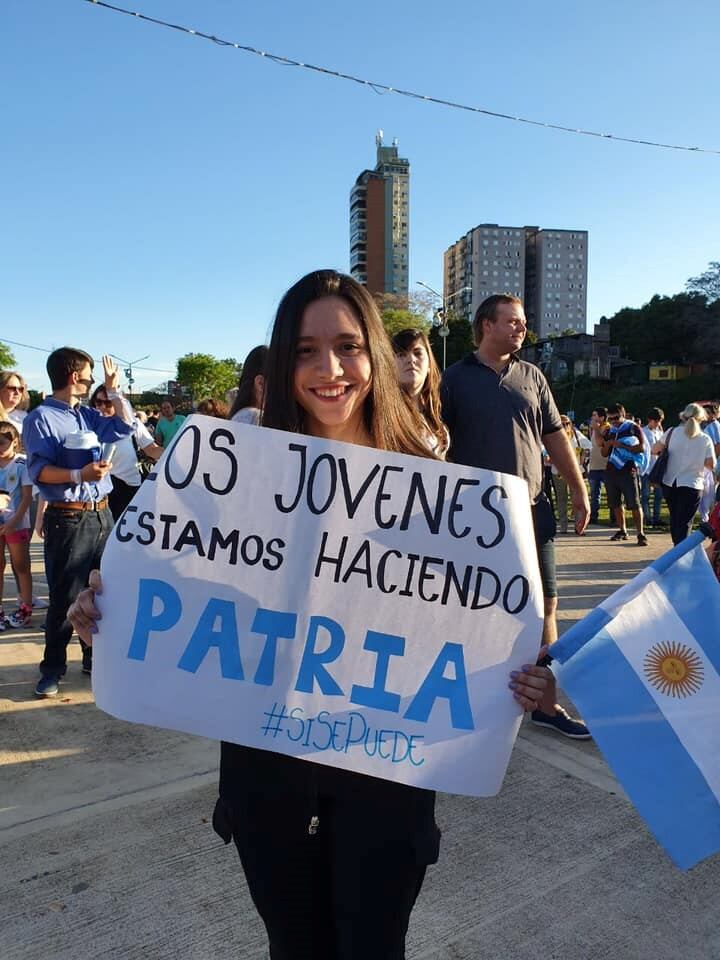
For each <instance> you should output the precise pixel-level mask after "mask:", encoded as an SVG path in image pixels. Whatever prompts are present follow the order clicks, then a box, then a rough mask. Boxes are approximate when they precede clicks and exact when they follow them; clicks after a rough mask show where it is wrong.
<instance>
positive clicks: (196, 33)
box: [83, 0, 720, 156]
mask: <svg viewBox="0 0 720 960" xmlns="http://www.w3.org/2000/svg"><path fill="white" fill-rule="evenodd" d="M83 2H85V3H91V4H92V5H93V6H94V7H104V8H105V9H106V10H112V11H114V12H115V13H121V14H124V15H125V16H128V17H135V18H137V19H138V20H144V21H145V22H146V23H154V24H155V25H156V26H159V27H167V28H169V29H170V30H178V31H179V32H180V33H187V34H189V35H190V36H193V37H200V39H202V40H210V41H212V43H216V44H218V46H221V47H234V48H235V49H236V50H242V51H243V52H244V53H252V54H254V55H255V56H257V57H263V58H265V59H266V60H272V62H273V63H277V64H280V65H281V66H286V67H299V68H301V69H303V70H312V71H314V72H315V73H321V74H324V75H325V76H328V77H334V78H335V79H337V80H349V81H351V82H352V83H358V84H360V85H362V86H365V87H369V88H370V89H371V90H373V91H374V92H375V93H377V94H381V95H382V94H386V93H395V94H397V95H398V96H400V97H408V98H409V99H412V100H421V101H423V102H425V103H434V104H436V105H437V106H441V107H450V108H452V109H453V110H465V111H467V112H469V113H479V114H483V115H484V116H486V117H495V118H497V119H499V120H512V121H513V122H515V123H525V124H529V125H530V126H533V127H545V128H546V129H547V130H560V131H562V132H563V133H574V134H578V135H580V136H583V137H597V138H599V139H601V140H615V141H618V142H620V143H635V144H639V145H640V146H644V147H659V148H661V149H663V150H685V151H688V152H690V153H709V154H715V155H718V156H720V150H713V149H711V148H709V147H690V146H687V145H683V144H678V143H660V142H658V141H656V140H646V139H643V138H641V137H621V136H618V135H617V134H614V133H599V132H598V131H597V130H583V129H581V128H577V127H570V126H565V125H564V124H561V123H550V122H549V121H546V120H532V119H530V118H529V117H517V116H513V115H512V114H510V113H501V112H499V111H497V110H489V109H487V108H486V107H473V106H470V105H468V104H466V103H457V102H455V101H453V100H445V99H443V98H442V97H433V96H426V95H425V94H422V93H417V92H416V91H413V90H403V89H401V88H400V87H391V86H388V85H387V84H385V83H376V82H375V81H373V80H365V79H363V78H362V77H356V76H354V75H353V74H351V73H341V72H340V71H338V70H331V69H330V68H329V67H320V66H317V65H316V64H312V63H303V62H302V61H301V60H293V59H291V58H290V57H283V56H281V55H280V54H276V53H268V52H267V51H266V50H258V49H257V48H256V47H252V46H249V45H248V44H245V43H235V42H234V41H232V40H224V39H222V38H221V37H216V36H215V35H214V34H211V33H204V32H203V31H202V30H195V29H193V28H192V27H186V26H183V25H182V24H179V23H170V22H169V21H167V20H161V19H159V18H158V17H151V16H148V14H145V13H139V12H136V11H133V10H126V9H125V8H124V7H117V6H115V5H114V4H112V3H105V2H104V0H83Z"/></svg>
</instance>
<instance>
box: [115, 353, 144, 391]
mask: <svg viewBox="0 0 720 960" xmlns="http://www.w3.org/2000/svg"><path fill="white" fill-rule="evenodd" d="M110 356H111V357H112V358H113V360H119V361H120V363H123V364H125V369H124V370H123V373H124V374H125V379H126V380H127V384H128V394H129V395H130V396H132V388H133V384H134V383H135V377H134V376H133V367H134V366H135V365H136V364H138V363H141V362H142V361H143V360H149V359H150V354H149V353H147V354H145V356H144V357H138V359H137V360H123V358H122V357H116V356H115V354H114V353H111V354H110Z"/></svg>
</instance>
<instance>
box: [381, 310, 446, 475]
mask: <svg viewBox="0 0 720 960" xmlns="http://www.w3.org/2000/svg"><path fill="white" fill-rule="evenodd" d="M392 346H393V350H394V351H395V363H396V365H397V370H398V377H399V378H400V386H401V387H402V388H403V390H404V391H405V393H406V394H407V395H408V396H409V397H411V398H412V400H414V402H415V404H416V405H417V408H418V410H419V411H420V413H421V415H422V418H423V420H424V421H425V423H426V425H427V436H426V440H427V445H428V447H429V448H430V450H432V452H433V453H434V454H435V456H436V457H440V458H441V459H443V460H444V459H445V456H446V454H447V450H448V447H449V446H450V437H449V435H448V431H447V427H446V426H445V424H444V423H443V422H442V420H441V419H440V370H439V368H438V365H437V363H436V362H435V357H434V356H433V352H432V349H431V348H430V341H429V340H428V338H427V336H426V334H425V333H424V332H423V331H422V330H412V329H408V330H401V331H400V332H399V333H396V334H395V336H394V337H393V338H392Z"/></svg>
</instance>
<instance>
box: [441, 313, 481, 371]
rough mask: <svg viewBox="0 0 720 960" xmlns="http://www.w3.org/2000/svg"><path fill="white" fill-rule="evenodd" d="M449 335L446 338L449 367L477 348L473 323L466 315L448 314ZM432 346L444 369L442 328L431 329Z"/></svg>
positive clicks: (446, 357)
mask: <svg viewBox="0 0 720 960" xmlns="http://www.w3.org/2000/svg"><path fill="white" fill-rule="evenodd" d="M447 324H448V335H447V337H446V338H445V339H446V341H447V342H446V344H445V351H444V352H445V360H446V362H445V365H446V366H447V367H449V366H450V364H452V363H456V362H457V361H458V360H462V358H463V357H464V356H465V355H466V354H468V353H471V352H472V351H473V350H474V349H475V343H474V340H473V331H472V324H471V323H470V321H469V320H467V319H466V318H465V317H457V316H455V315H454V314H450V315H448V318H447ZM430 346H431V347H432V350H433V353H434V354H435V359H436V360H437V363H438V366H439V367H440V369H441V370H442V365H443V338H442V337H441V336H440V328H439V327H433V328H432V330H431V331H430Z"/></svg>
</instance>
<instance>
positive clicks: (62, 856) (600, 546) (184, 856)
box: [0, 527, 720, 960]
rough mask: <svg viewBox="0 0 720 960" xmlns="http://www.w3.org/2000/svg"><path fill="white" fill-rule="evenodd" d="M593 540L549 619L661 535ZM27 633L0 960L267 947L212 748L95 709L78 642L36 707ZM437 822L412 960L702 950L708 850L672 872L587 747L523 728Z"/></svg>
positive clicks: (203, 956) (0, 719)
mask: <svg viewBox="0 0 720 960" xmlns="http://www.w3.org/2000/svg"><path fill="white" fill-rule="evenodd" d="M609 533H610V531H609V530H608V528H606V527H600V528H597V527H594V528H591V532H590V533H589V534H588V535H587V536H586V537H584V538H577V537H574V536H568V537H560V538H559V540H558V559H559V571H560V578H561V612H560V621H561V628H563V627H566V626H567V625H569V624H570V623H572V622H574V621H576V620H577V619H579V618H580V617H582V616H583V615H584V614H585V613H586V612H587V611H588V610H589V609H591V608H592V607H594V606H595V605H596V604H597V603H598V602H599V601H600V600H601V599H602V598H603V597H605V596H607V595H608V594H609V593H611V592H612V591H613V590H614V589H616V588H617V587H618V586H620V585H621V584H622V583H624V582H626V581H627V580H628V579H630V578H631V577H632V576H634V574H635V573H637V572H638V570H640V569H641V568H642V567H643V566H644V565H645V564H646V563H647V562H648V560H649V559H650V558H652V557H654V556H656V555H658V554H659V553H661V552H663V551H664V550H665V549H667V548H668V546H669V545H670V544H669V538H668V536H667V535H666V534H652V535H651V538H650V546H649V547H648V548H646V549H643V548H639V547H637V546H636V545H635V544H634V542H633V541H632V540H631V541H629V542H628V543H619V544H610V543H609V542H608V536H609ZM40 549H41V547H40V545H37V544H34V545H33V552H34V555H35V558H36V563H35V567H36V570H37V569H38V567H39V564H38V563H37V560H38V558H39V551H40ZM13 591H14V584H12V582H11V580H9V579H8V578H6V596H11V595H12V594H13ZM36 592H38V593H40V594H41V595H42V594H43V592H44V588H43V586H42V582H41V581H40V583H39V585H38V587H37V588H36ZM34 619H35V621H37V622H39V621H40V620H41V619H42V613H39V614H36V616H35V618H34ZM41 642H42V635H41V633H40V632H39V631H38V630H37V629H34V630H33V629H30V630H24V631H6V632H5V633H3V634H0V730H1V731H2V737H1V739H0V958H1V960H30V958H31V957H32V958H35V957H37V956H38V955H44V956H47V957H50V958H53V960H65V958H68V960H70V958H72V960H90V958H93V960H94V958H100V957H108V958H122V960H135V958H138V960H139V958H151V960H170V958H173V960H174V958H178V960H180V958H183V960H184V958H188V960H216V958H217V960H221V958H231V957H232V958H238V957H241V958H250V960H254V958H258V960H259V958H264V957H266V955H267V953H266V944H265V936H264V930H263V927H262V924H261V923H260V921H259V920H258V918H257V916H256V914H255V911H254V909H253V907H252V904H251V902H250V898H249V895H248V891H247V887H246V885H245V881H244V879H243V876H242V873H241V871H240V868H239V864H238V862H237V858H236V855H235V853H234V850H233V849H232V848H229V847H228V848H226V847H224V846H223V844H222V842H221V841H220V840H219V839H218V838H217V837H216V836H215V834H214V833H213V831H212V828H211V825H210V823H209V819H210V815H211V812H212V807H213V803H214V798H215V795H216V768H217V753H218V750H217V745H216V744H214V743H211V742H208V741H205V740H201V739H199V738H194V737H190V736H185V735H182V734H177V733H173V732H169V731H162V730H157V729H154V728H148V727H140V726H135V725H130V724H126V723H122V722H121V721H118V720H115V719H113V718H111V717H108V716H106V715H105V714H102V713H101V712H100V711H98V710H97V709H96V708H95V706H94V704H93V701H92V694H91V691H90V684H89V681H88V679H87V678H86V677H83V676H82V675H81V673H80V655H79V647H78V646H77V645H73V647H72V651H71V654H72V657H71V659H72V662H71V665H70V667H69V670H68V675H67V680H66V682H65V683H64V684H63V685H62V687H61V693H60V696H58V697H57V698H55V699H54V700H37V699H36V698H35V697H34V696H33V695H32V688H33V685H34V682H35V678H36V674H37V670H36V665H37V663H38V661H39V659H40V654H41ZM438 820H439V823H440V826H441V828H442V830H443V845H442V852H441V859H440V863H439V864H438V865H437V866H435V867H433V868H431V869H430V870H429V872H428V876H427V880H426V883H425V886H424V888H423V891H422V894H421V896H420V899H419V901H418V904H417V907H416V909H415V911H414V913H413V918H412V922H411V929H410V934H409V939H408V958H410V960H430V958H433V960H435V958H437V960H451V958H454V960H484V958H488V960H490V958H492V960H537V958H544V960H681V958H682V960H720V933H719V932H718V916H719V915H720V857H715V858H713V859H711V860H709V861H706V862H704V863H703V864H700V865H699V866H698V867H696V868H694V869H693V870H692V871H690V872H689V873H681V872H680V871H678V870H676V869H675V868H674V867H673V866H672V865H671V863H670V861H669V860H668V859H667V857H666V856H665V854H664V853H663V852H662V850H661V849H660V848H659V847H658V846H657V845H656V844H655V842H654V841H653V840H652V838H651V837H650V836H649V835H648V833H647V831H646V830H645V828H644V826H643V824H642V822H641V821H640V819H639V818H638V816H637V814H636V813H635V812H634V810H633V808H632V807H631V806H630V804H629V803H628V801H627V800H626V799H625V798H624V796H623V795H622V792H621V791H620V790H619V788H618V786H617V784H616V783H615V781H614V778H613V777H612V774H611V773H610V772H609V770H608V768H607V766H606V764H605V762H604V760H603V759H602V757H601V756H600V754H599V753H598V751H597V749H596V748H595V746H594V744H592V743H575V742H572V741H568V740H564V739H562V738H559V737H557V736H556V735H555V734H552V733H550V732H548V731H545V730H541V729H538V728H533V727H531V726H530V725H528V724H525V725H524V726H523V728H522V730H521V733H520V737H519V739H518V742H517V746H516V748H515V751H514V753H513V757H512V760H511V763H510V769H509V771H508V775H507V778H506V781H505V784H504V787H503V789H502V791H501V793H500V795H499V796H498V797H496V798H493V799H490V800H474V799H470V798H467V797H452V796H441V797H440V798H439V804H438ZM370 909H372V891H371V890H369V891H368V897H367V902H366V903H362V904H358V913H359V914H360V915H362V913H363V911H366V910H370ZM368 960H375V958H368ZM377 960H382V958H377Z"/></svg>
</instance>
